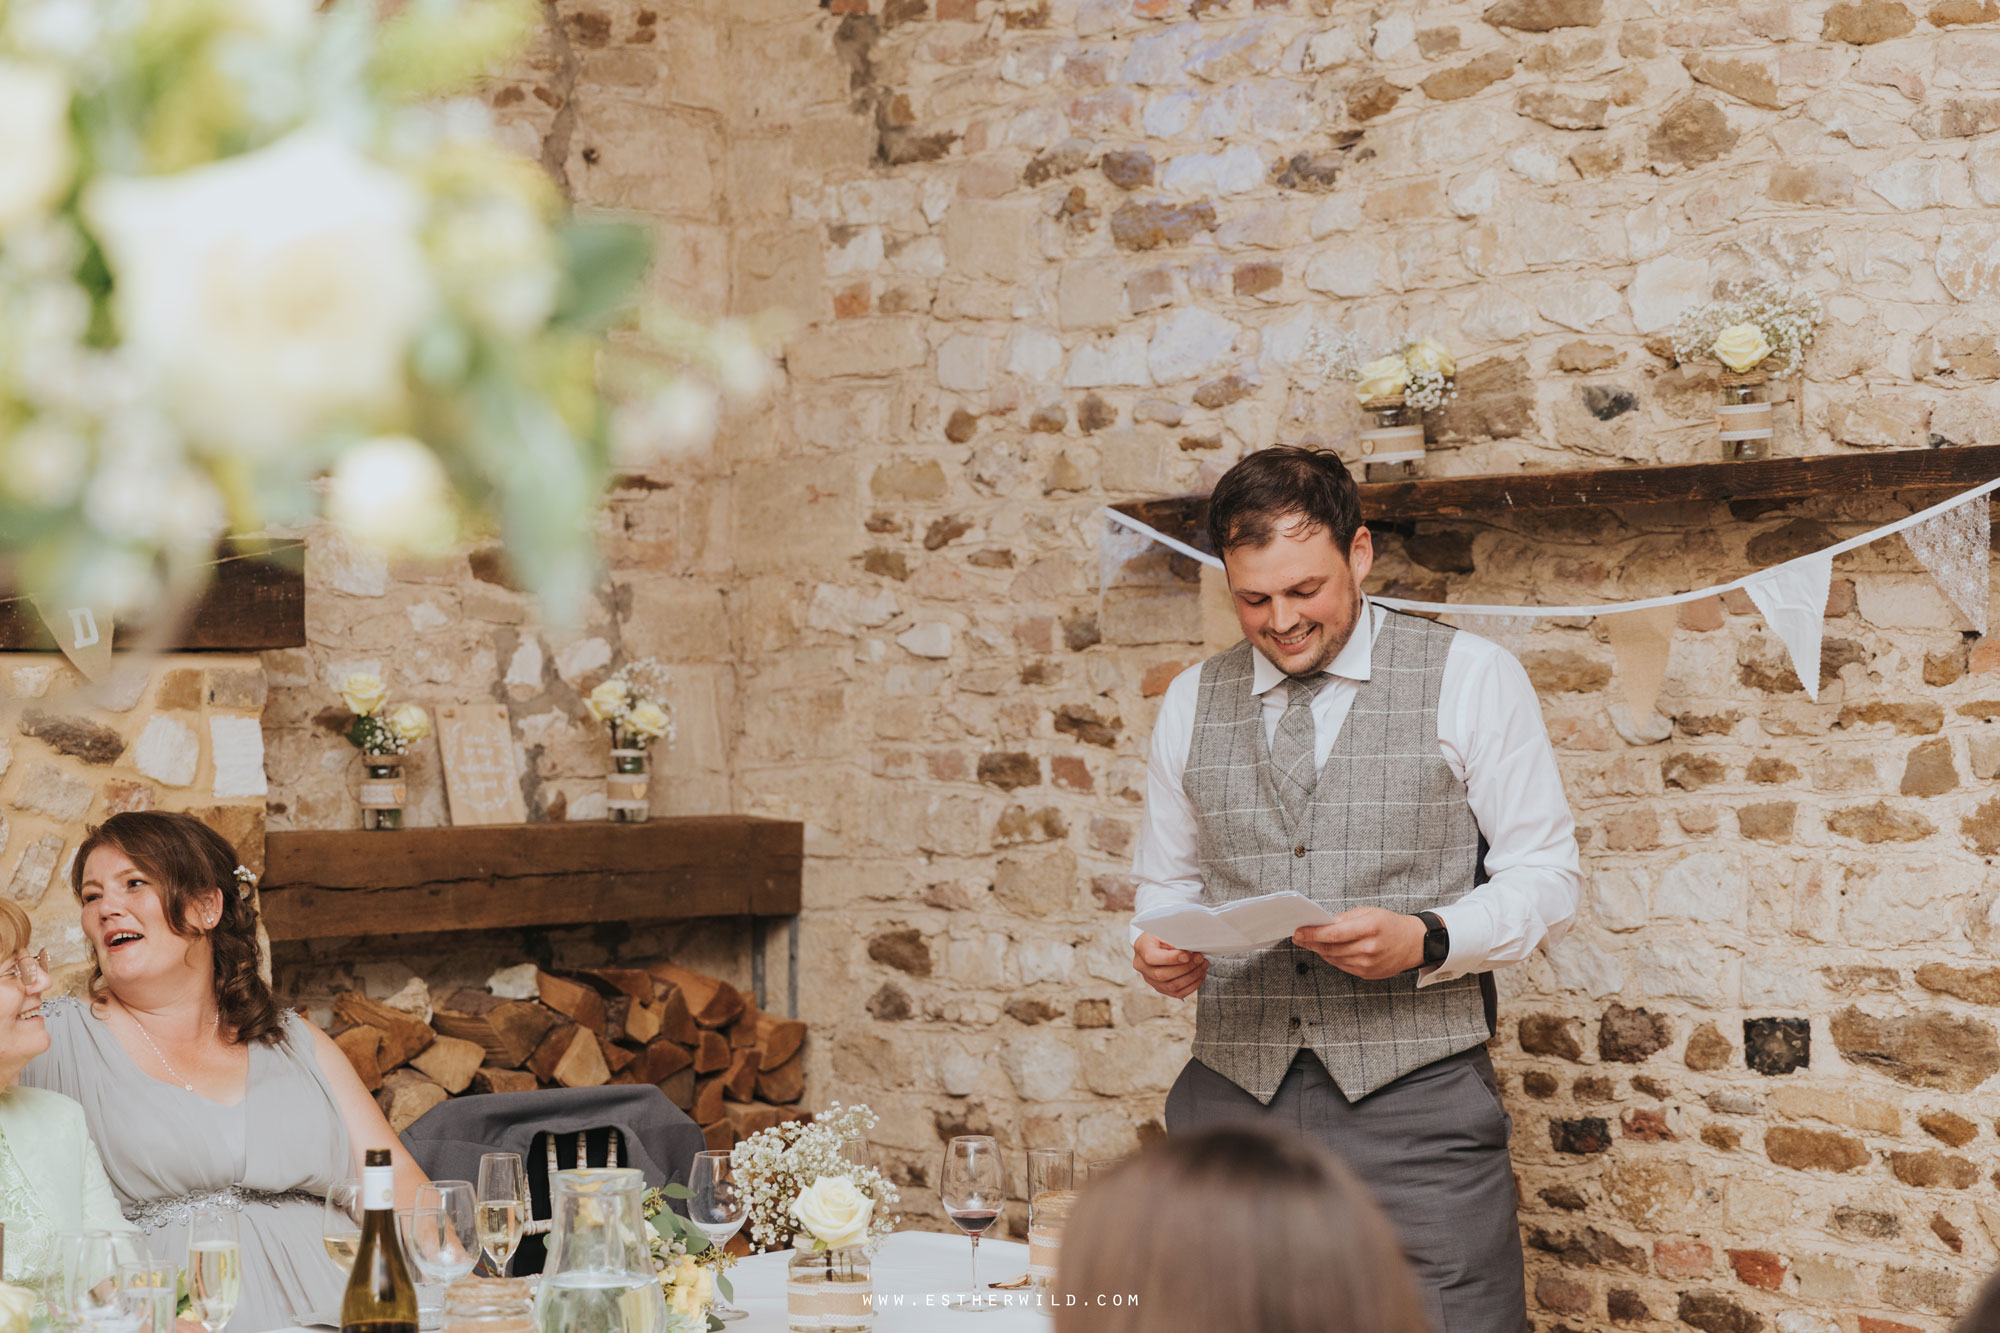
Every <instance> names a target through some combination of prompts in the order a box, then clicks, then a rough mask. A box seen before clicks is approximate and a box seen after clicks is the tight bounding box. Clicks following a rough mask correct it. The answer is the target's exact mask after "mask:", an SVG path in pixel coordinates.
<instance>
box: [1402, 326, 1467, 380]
mask: <svg viewBox="0 0 2000 1333" xmlns="http://www.w3.org/2000/svg"><path fill="white" fill-rule="evenodd" d="M1403 360H1404V361H1406V362H1407V363H1408V364H1409V367H1410V369H1411V370H1434V371H1436V372H1437V373H1438V374H1440V375H1443V376H1444V377H1445V378H1446V379H1450V378H1451V377H1452V376H1453V375H1456V374H1457V373H1458V362H1457V361H1455V360H1453V359H1452V355H1451V353H1450V352H1448V351H1446V350H1445V346H1444V344H1443V343H1441V342H1439V341H1438V340H1437V339H1436V338H1433V337H1431V336H1430V335H1429V334H1428V333H1427V334H1425V335H1424V336H1423V337H1421V338H1419V339H1417V341H1416V345H1415V346H1413V347H1411V348H1410V350H1409V351H1408V352H1406V353H1404V355H1403Z"/></svg>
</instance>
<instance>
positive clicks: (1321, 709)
mask: <svg viewBox="0 0 2000 1333" xmlns="http://www.w3.org/2000/svg"><path fill="white" fill-rule="evenodd" d="M1387 614H1388V612H1387V610H1386V609H1385V608H1383V607H1380V606H1377V605H1376V604H1375V603H1374V602H1373V601H1372V600H1368V601H1366V603H1365V607H1364V612H1363V614H1362V616H1361V618H1360V621H1359V623H1357V624H1356V626H1355V628H1354V635H1353V637H1352V638H1350V639H1349V640H1348V641H1347V644H1346V646H1345V647H1343V648H1342V649H1341V650H1340V652H1339V654H1338V655H1336V656H1335V657H1334V659H1333V661H1331V662H1329V663H1328V664H1327V665H1326V667H1325V668H1324V669H1325V672H1326V674H1327V675H1329V676H1332V677H1333V681H1332V683H1331V684H1329V685H1326V686H1324V687H1323V688H1322V689H1321V690H1320V691H1319V693H1318V694H1316V695H1314V696H1313V701H1312V714H1313V763H1314V765H1315V766H1316V767H1317V768H1319V769H1324V768H1325V767H1326V759H1327V755H1328V754H1330V753H1331V752H1332V750H1333V742H1334V739H1335V738H1336V737H1338V736H1339V734H1340V728H1341V725H1342V724H1343V723H1344V722H1346V720H1347V710H1348V709H1349V708H1350V707H1351V706H1352V705H1353V703H1354V692H1355V690H1356V689H1357V688H1358V687H1359V684H1360V682H1362V681H1364V680H1367V679H1368V678H1369V672H1370V668H1371V659H1372V658H1373V656H1374V647H1375V634H1376V631H1377V630H1378V629H1379V628H1380V626H1381V624H1382V618H1383V617H1384V616H1385V615H1387ZM1253 647H1254V645H1253ZM1252 660H1253V662H1254V665H1255V676H1254V678H1253V680H1252V682H1251V688H1252V689H1253V690H1255V691H1256V693H1257V694H1258V695H1260V696H1261V697H1262V701H1263V721H1264V738H1265V740H1266V742H1267V743H1268V742H1269V740H1270V738H1271V737H1272V736H1273V735H1274V734H1276V732H1277V730H1278V719H1279V718H1281V717H1282V716H1284V712H1285V703H1286V700H1287V699H1288V698H1289V695H1290V690H1289V687H1288V686H1287V687H1286V688H1282V689H1281V688H1277V687H1278V686H1280V685H1283V684H1284V683H1285V674H1284V672H1282V671H1280V670H1279V669H1278V668H1277V667H1276V666H1275V665H1273V664H1272V662H1271V661H1270V659H1269V658H1267V657H1265V656H1264V654H1263V653H1262V652H1261V651H1258V652H1255V653H1254V654H1253V658H1252ZM1200 687H1201V667H1200V666H1199V665H1196V666H1192V667H1189V668H1188V669H1187V670H1186V671H1183V672H1181V674H1180V675H1178V676H1176V677H1175V678H1174V682H1173V684H1172V685H1169V686H1168V687H1167V695H1166V698H1165V699H1163V700H1162V701H1161V704H1160V716H1159V720H1158V722H1156V723H1155V724H1154V727H1153V744H1152V753H1151V755H1150V757H1149V758H1148V759H1147V762H1146V817H1145V820H1144V823H1143V824H1142V826H1141V828H1140V833H1139V848H1138V851H1137V852H1136V853H1135V854H1134V856H1133V859H1132V869H1133V872H1134V873H1135V874H1136V875H1137V877H1138V880H1139V887H1138V894H1137V897H1136V906H1137V910H1138V911H1141V912H1143V911H1145V910H1147V909H1148V908H1152V907H1165V906H1168V905H1170V904H1173V903H1182V902H1199V901H1200V900H1201V861H1200V857H1199V854H1198V852H1197V850H1196V842H1195V814H1194V805H1193V803H1192V802H1190V801H1189V800H1188V795H1187V789H1186V788H1185V787H1184V786H1183V785H1182V782H1181V774H1182V771H1183V770H1184V769H1185V768H1186V767H1187V757H1188V749H1189V747H1190V746H1191V745H1192V744H1193V743H1194V714H1195V701H1196V695H1197V694H1198V693H1199V691H1200ZM1437 719H1438V751H1439V753H1440V754H1442V755H1443V756H1444V759H1445V762H1446V763H1448V764H1450V765H1451V771H1452V772H1453V773H1455V774H1456V775H1457V776H1458V778H1459V780H1460V781H1461V782H1463V783H1465V792H1466V801H1467V803H1468V804H1469V805H1470V806H1471V807H1472V815H1473V818H1474V819H1476V820H1477V821H1478V823H1479V831H1480V832H1481V833H1482V834H1484V835H1485V838H1486V843H1487V851H1486V873H1487V874H1488V875H1489V876H1490V877H1491V878H1489V879H1488V880H1487V881H1486V883H1484V884H1482V885H1480V886H1479V887H1478V888H1476V889H1473V890H1472V891H1471V892H1469V893H1467V894H1466V895H1465V896H1464V897H1463V898H1460V899H1459V900H1458V901H1457V902H1455V903H1453V904H1451V905H1450V906H1449V907H1442V908H1439V909H1438V912H1437V914H1438V917H1439V919H1441V920H1442V921H1443V922H1444V924H1445V928H1446V930H1447V931H1449V932H1450V934H1451V952H1450V954H1449V955H1447V957H1446V958H1445V961H1444V963H1443V964H1442V965H1441V966H1438V967H1435V968H1430V969H1427V970H1426V971H1425V972H1424V973H1423V974H1422V975H1421V976H1420V978H1419V980H1418V985H1432V984H1435V983H1437V982H1440V981H1449V980H1451V979H1452V978H1454V977H1460V976H1464V975H1465V974H1467V973H1469V972H1486V971H1490V970H1492V969H1493V968H1495V967H1499V966H1501V965H1503V964H1506V963H1518V962H1520V961H1521V960H1523V959H1525V958H1526V957H1527V956H1528V955H1529V954H1531V953H1533V952H1534V951H1535V948H1536V946H1538V945H1541V944H1544V943H1549V944H1553V943H1554V942H1555V941H1557V940H1559V939H1561V938H1562V937H1563V934H1564V932H1566V931H1567V930H1568V929H1569V924H1570V922H1571V921H1572V920H1573V919H1574V918H1575V916H1576V904H1577V892H1578V889H1579V888H1580V887H1581V884H1582V876H1581V875H1580V874H1579V873H1578V869H1577V851H1576V822H1575V820H1574V819H1572V818H1571V816H1570V810H1569V802H1568V801H1567V800H1565V799H1564V797H1563V788H1562V775H1561V774H1560V773H1558V772H1557V770H1556V756H1555V751H1554V750H1553V749H1552V748H1551V747H1550V745H1549V734H1548V730H1547V728H1546V727H1544V726H1543V724H1542V708H1541V702H1540V701H1539V700H1538V699H1537V698H1536V697H1535V687H1534V686H1533V685H1532V684H1530V683H1529V681H1528V673H1527V672H1526V671H1524V670H1522V668H1521V664H1520V663H1519V662H1518V661H1516V660H1515V659H1514V656H1513V654H1511V653H1509V652H1508V651H1507V650H1506V649H1504V648H1502V647H1500V645H1498V644H1496V643H1493V642H1491V641H1490V640H1487V639H1482V638H1479V637H1478V636H1477V635H1473V634H1467V633H1465V632H1464V631H1463V630H1461V631H1460V632H1459V633H1458V634H1457V635H1456V636H1455V637H1454V638H1453V639H1452V641H1451V650H1450V652H1449V653H1448V654H1447V655H1446V657H1445V664H1444V681H1443V685H1442V687H1441V688H1440V691H1439V694H1438V711H1437ZM1139 934H1140V932H1139V928H1138V927H1137V926H1134V927H1132V938H1133V939H1134V940H1135V941H1136V940H1137V939H1138V937H1139Z"/></svg>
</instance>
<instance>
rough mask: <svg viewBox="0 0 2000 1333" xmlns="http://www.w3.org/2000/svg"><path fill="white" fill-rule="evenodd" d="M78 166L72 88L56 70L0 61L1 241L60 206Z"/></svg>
mask: <svg viewBox="0 0 2000 1333" xmlns="http://www.w3.org/2000/svg"><path fill="white" fill-rule="evenodd" d="M72 166H73V162H72V158H71V150H70V141H69V85H68V84H67V83H65V82H64V81H63V77H62V75H60V74H58V73H56V72H55V71H54V70H49V69H43V68H41V67H40V66H37V65H23V64H20V63H18V62H16V61H11V60H0V236H4V235H6V234H7V233H8V231H10V230H12V229H13V228H14V227H16V226H18V225H20V224H21V223H23V222H26V221H28V220H29V219H31V218H34V217H36V216H38V215H40V214H41V213H42V212H44V211H45V210H46V209H48V208H49V207H51V206H52V205H54V203H55V202H56V201H57V200H58V199H60V198H61V197H62V192H63V190H64V189H65V188H66V187H67V186H68V185H69V180H70V172H71V169H72Z"/></svg>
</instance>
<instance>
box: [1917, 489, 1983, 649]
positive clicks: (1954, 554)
mask: <svg viewBox="0 0 2000 1333" xmlns="http://www.w3.org/2000/svg"><path fill="white" fill-rule="evenodd" d="M1903 541H1904V542H1905V543H1906V544H1907V545H1908V546H1909V548H1910V553H1911V554H1912V555H1914V556H1916V557H1917V559H1918V561H1919V562H1921V563H1922V565H1923V567H1924V569H1925V570H1926V571H1927V572H1928V573H1929V574H1930V576H1931V578H1933V579H1934V580H1936V581H1937V586H1938V591H1939V592H1941V593H1943V594H1944V596H1945V600H1946V601H1948V602H1950V603H1951V604H1952V605H1953V606H1955V607H1957V608H1958V613H1959V614H1960V615H1962V616H1964V617H1965V619H1966V623H1967V624H1969V625H1971V626H1972V628H1973V629H1975V630H1978V631H1979V632H1980V633H1981V634H1984V633H1986V604H1987V598H1988V595H1989V593H1990V591H1991V588H1992V577H1991V573H1990V570H1989V566H1990V564H1991V561H1992V558H1993V546H1992V541H1993V520H1992V514H1991V512H1990V511H1989V509H1988V507H1987V503H1986V497H1985V496H1983V495H1979V496H1974V497H1973V498H1972V499H1970V500H1967V501H1966V502H1965V503H1964V504H1962V505H1959V506H1958V507H1957V508H1955V509H1947V510H1945V511H1944V512H1943V513H1942V514H1939V515H1938V516H1937V517H1935V518H1927V519H1925V520H1924V521H1923V522H1921V523H1919V524H1917V525H1916V526H1915V527H1913V528H1905V529H1903Z"/></svg>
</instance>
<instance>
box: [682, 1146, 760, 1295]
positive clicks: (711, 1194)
mask: <svg viewBox="0 0 2000 1333" xmlns="http://www.w3.org/2000/svg"><path fill="white" fill-rule="evenodd" d="M688 1189H689V1190H690V1191H692V1193H690V1194H689V1196H688V1201H687V1208H688V1221H690V1222H692V1223H694V1224H695V1226H696V1227H698V1228H699V1229H700V1231H701V1234H702V1235H704V1236H706V1237H708V1239H709V1243H710V1244H711V1245H716V1246H723V1245H727V1244H728V1243H729V1238H730V1237H731V1236H733V1235H735V1234H736V1233H737V1232H738V1231H740V1230H742V1228H743V1219H744V1218H746V1217H748V1216H749V1215H750V1205H749V1202H748V1201H747V1200H745V1199H744V1197H743V1194H742V1191H741V1190H740V1189H739V1188H738V1186H737V1180H736V1168H735V1167H733V1166H731V1165H730V1163H729V1154H728V1153H726V1152H698V1153H696V1154H695V1155H694V1167H693V1169H692V1170H691V1171H690V1172H689V1173H688ZM709 1313H710V1314H712V1315H714V1316H715V1317H716V1318H717V1319H744V1318H747V1317H748V1316H749V1313H750V1312H749V1311H748V1310H739V1309H737V1308H736V1307H735V1306H733V1305H731V1304H730V1303H729V1302H727V1301H725V1300H723V1299H722V1297H721V1296H720V1295H717V1296H716V1298H715V1301H714V1303H713V1304H712V1305H710V1306H709Z"/></svg>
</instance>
